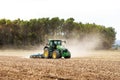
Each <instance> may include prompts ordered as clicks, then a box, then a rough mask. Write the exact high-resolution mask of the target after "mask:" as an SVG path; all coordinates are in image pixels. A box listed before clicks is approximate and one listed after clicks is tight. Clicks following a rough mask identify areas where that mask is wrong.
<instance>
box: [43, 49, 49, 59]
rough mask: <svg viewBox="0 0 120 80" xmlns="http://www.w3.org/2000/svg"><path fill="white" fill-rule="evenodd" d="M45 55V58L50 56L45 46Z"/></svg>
mask: <svg viewBox="0 0 120 80" xmlns="http://www.w3.org/2000/svg"><path fill="white" fill-rule="evenodd" d="M43 57H44V58H49V51H48V48H45V49H44V53H43Z"/></svg>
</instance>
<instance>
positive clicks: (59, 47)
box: [57, 45, 66, 50]
mask: <svg viewBox="0 0 120 80" xmlns="http://www.w3.org/2000/svg"><path fill="white" fill-rule="evenodd" d="M57 49H62V50H64V49H66V48H65V47H64V46H61V45H57Z"/></svg>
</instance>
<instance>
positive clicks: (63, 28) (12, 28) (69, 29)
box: [0, 17, 116, 49]
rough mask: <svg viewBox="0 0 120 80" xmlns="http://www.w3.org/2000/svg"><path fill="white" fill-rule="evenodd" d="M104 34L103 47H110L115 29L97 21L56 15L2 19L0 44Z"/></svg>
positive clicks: (31, 43)
mask: <svg viewBox="0 0 120 80" xmlns="http://www.w3.org/2000/svg"><path fill="white" fill-rule="evenodd" d="M98 33H99V34H100V35H101V36H102V38H101V40H102V48H104V49H109V48H110V47H111V45H112V44H113V43H114V40H115V35H116V32H115V29H114V28H112V27H107V28H106V27H105V26H102V25H96V24H95V23H93V24H90V23H86V24H83V23H81V22H80V23H78V22H75V21H74V19H73V18H68V19H67V20H64V19H59V18H58V17H54V18H52V19H49V18H39V19H30V20H29V21H24V20H20V19H17V20H13V21H11V20H7V19H1V20H0V46H4V45H11V46H28V45H36V44H43V43H45V41H46V40H47V39H49V38H58V37H59V38H66V39H70V38H76V39H79V40H82V39H83V38H84V37H85V36H86V35H89V34H98Z"/></svg>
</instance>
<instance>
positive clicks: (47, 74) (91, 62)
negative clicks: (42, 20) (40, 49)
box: [0, 50, 120, 80]
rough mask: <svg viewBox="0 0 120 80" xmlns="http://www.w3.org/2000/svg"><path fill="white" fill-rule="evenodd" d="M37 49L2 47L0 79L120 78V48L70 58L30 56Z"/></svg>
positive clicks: (107, 79) (86, 79)
mask: <svg viewBox="0 0 120 80" xmlns="http://www.w3.org/2000/svg"><path fill="white" fill-rule="evenodd" d="M35 52H37V51H27V50H16V51H15V50H0V80H120V51H94V52H92V53H91V54H89V55H86V56H80V57H79V56H77V57H74V58H71V59H30V58H27V56H29V55H30V54H32V53H35Z"/></svg>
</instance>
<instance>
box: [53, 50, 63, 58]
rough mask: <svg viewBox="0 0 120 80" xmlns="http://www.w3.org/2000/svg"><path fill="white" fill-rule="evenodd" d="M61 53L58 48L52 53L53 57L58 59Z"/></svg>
mask: <svg viewBox="0 0 120 80" xmlns="http://www.w3.org/2000/svg"><path fill="white" fill-rule="evenodd" d="M60 56H61V55H60V53H59V51H57V50H55V51H53V53H52V58H53V59H58V58H60Z"/></svg>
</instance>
